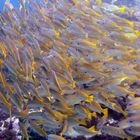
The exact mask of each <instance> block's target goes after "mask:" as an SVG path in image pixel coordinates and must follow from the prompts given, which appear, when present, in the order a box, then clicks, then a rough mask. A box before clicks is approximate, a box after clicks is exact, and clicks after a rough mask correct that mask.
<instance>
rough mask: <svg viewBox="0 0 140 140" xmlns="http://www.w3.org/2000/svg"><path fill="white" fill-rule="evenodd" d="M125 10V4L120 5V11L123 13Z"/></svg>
mask: <svg viewBox="0 0 140 140" xmlns="http://www.w3.org/2000/svg"><path fill="white" fill-rule="evenodd" d="M125 11H126V6H122V7H121V8H120V12H121V13H122V14H123V13H124V12H125Z"/></svg>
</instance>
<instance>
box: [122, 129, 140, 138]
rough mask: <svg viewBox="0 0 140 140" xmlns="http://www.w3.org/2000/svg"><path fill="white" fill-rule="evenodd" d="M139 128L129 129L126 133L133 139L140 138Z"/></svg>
mask: <svg viewBox="0 0 140 140" xmlns="http://www.w3.org/2000/svg"><path fill="white" fill-rule="evenodd" d="M139 130H140V128H139V127H128V128H126V129H125V130H124V131H125V132H126V133H128V134H129V135H132V136H133V137H136V136H140V131H139Z"/></svg>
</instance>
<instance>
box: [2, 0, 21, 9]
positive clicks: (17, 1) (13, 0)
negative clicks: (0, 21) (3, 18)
mask: <svg viewBox="0 0 140 140" xmlns="http://www.w3.org/2000/svg"><path fill="white" fill-rule="evenodd" d="M9 1H10V2H11V3H12V5H13V6H14V7H15V8H18V7H19V0H9ZM4 3H5V0H0V11H1V10H2V8H3V6H4Z"/></svg>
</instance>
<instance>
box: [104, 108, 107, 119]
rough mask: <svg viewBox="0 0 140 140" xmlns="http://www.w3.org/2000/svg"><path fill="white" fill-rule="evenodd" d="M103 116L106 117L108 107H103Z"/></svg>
mask: <svg viewBox="0 0 140 140" xmlns="http://www.w3.org/2000/svg"><path fill="white" fill-rule="evenodd" d="M103 113H104V116H105V117H106V118H108V108H105V109H103Z"/></svg>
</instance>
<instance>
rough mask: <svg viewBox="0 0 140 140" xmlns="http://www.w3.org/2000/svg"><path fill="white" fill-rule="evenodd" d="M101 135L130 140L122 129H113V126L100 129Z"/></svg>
mask: <svg viewBox="0 0 140 140" xmlns="http://www.w3.org/2000/svg"><path fill="white" fill-rule="evenodd" d="M101 132H102V133H105V134H108V135H111V136H116V137H120V138H122V139H125V138H127V139H130V140H131V139H132V138H131V137H130V136H128V135H127V134H126V133H125V132H124V130H123V129H121V128H119V127H114V126H103V127H102V129H101Z"/></svg>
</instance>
